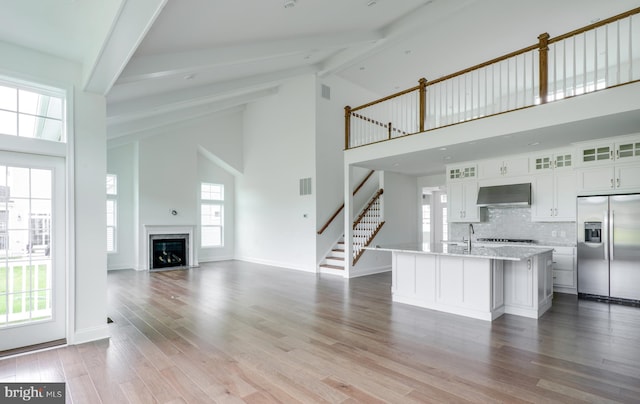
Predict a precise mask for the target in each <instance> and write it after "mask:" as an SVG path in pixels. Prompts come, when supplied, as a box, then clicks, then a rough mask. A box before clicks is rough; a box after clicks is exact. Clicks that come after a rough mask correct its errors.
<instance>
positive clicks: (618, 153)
mask: <svg viewBox="0 0 640 404" xmlns="http://www.w3.org/2000/svg"><path fill="white" fill-rule="evenodd" d="M619 158H620V149H618V150H616V160H617V159H619Z"/></svg>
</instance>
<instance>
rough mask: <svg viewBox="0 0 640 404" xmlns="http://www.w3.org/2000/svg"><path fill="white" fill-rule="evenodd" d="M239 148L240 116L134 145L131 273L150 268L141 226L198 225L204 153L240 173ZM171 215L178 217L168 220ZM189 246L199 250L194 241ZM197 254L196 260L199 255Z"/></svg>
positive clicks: (190, 125)
mask: <svg viewBox="0 0 640 404" xmlns="http://www.w3.org/2000/svg"><path fill="white" fill-rule="evenodd" d="M242 143H243V141H242V114H241V113H240V112H232V113H227V114H215V115H211V116H208V117H205V118H201V119H197V120H192V121H188V122H183V123H180V124H176V125H172V126H168V127H164V128H161V129H158V130H156V131H155V132H154V133H149V134H146V136H143V137H142V139H141V140H140V141H139V143H138V167H137V169H138V198H139V199H138V222H137V226H138V232H139V234H138V254H137V255H138V257H137V259H136V263H137V265H136V269H146V268H148V264H149V263H148V262H144V261H145V257H146V255H145V254H144V251H145V250H144V249H145V246H146V240H145V239H144V238H145V236H146V234H145V231H144V226H145V225H181V226H182V225H188V226H198V225H199V213H198V212H199V198H200V193H199V190H200V180H201V177H200V174H199V163H198V160H199V158H200V157H199V156H202V155H203V153H204V154H206V155H207V158H209V157H210V158H214V159H216V160H217V161H218V162H219V163H220V164H222V165H224V166H225V169H228V170H231V171H233V172H234V173H237V172H241V171H242V169H243V167H242V165H243V155H242ZM172 210H176V211H177V213H178V214H177V215H172V214H171V211H172ZM225 219H227V218H225ZM225 224H226V226H227V227H229V230H230V231H231V232H232V233H231V234H233V228H234V221H233V220H230V221H225ZM196 233H197V234H199V231H196ZM193 242H195V244H193V245H197V246H199V244H200V241H199V237H196V240H194V241H193ZM232 247H233V244H232V245H231V246H230V248H232ZM131 248H133V246H131ZM196 253H197V254H196V258H198V254H199V249H198V250H196ZM232 255H233V252H232V251H225V252H224V253H223V254H222V255H221V256H220V257H222V256H224V257H228V256H232ZM214 257H215V254H214V255H213V256H212V255H208V256H207V259H213V258H214Z"/></svg>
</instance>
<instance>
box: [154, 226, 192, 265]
mask: <svg viewBox="0 0 640 404" xmlns="http://www.w3.org/2000/svg"><path fill="white" fill-rule="evenodd" d="M188 267H189V235H188V234H152V235H150V236H149V269H150V270H166V269H181V268H188Z"/></svg>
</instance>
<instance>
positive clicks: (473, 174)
mask: <svg viewBox="0 0 640 404" xmlns="http://www.w3.org/2000/svg"><path fill="white" fill-rule="evenodd" d="M447 174H448V175H447V180H448V181H456V180H468V179H475V178H477V167H476V165H475V164H466V165H461V166H447Z"/></svg>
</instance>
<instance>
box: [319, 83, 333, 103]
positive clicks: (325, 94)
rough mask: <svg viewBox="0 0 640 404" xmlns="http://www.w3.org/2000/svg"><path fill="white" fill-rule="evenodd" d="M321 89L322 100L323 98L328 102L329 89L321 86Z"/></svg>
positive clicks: (329, 96) (329, 97)
mask: <svg viewBox="0 0 640 404" xmlns="http://www.w3.org/2000/svg"><path fill="white" fill-rule="evenodd" d="M321 88H322V98H324V99H326V100H330V99H331V87H329V86H327V85H325V84H323V85H322V87H321Z"/></svg>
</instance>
